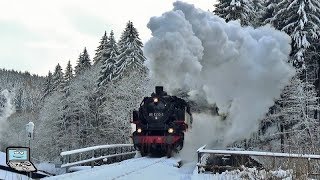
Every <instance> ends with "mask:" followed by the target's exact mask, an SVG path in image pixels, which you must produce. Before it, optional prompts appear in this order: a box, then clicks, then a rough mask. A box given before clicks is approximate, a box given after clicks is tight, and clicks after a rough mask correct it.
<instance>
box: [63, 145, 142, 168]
mask: <svg viewBox="0 0 320 180" xmlns="http://www.w3.org/2000/svg"><path fill="white" fill-rule="evenodd" d="M134 154H136V151H135V149H134V147H133V144H111V145H101V146H93V147H87V148H82V149H75V150H71V151H65V152H61V153H60V156H61V162H62V165H61V167H62V168H66V171H67V172H68V170H69V168H70V167H72V166H77V165H85V164H89V163H90V166H91V168H93V167H94V165H95V163H96V162H98V161H100V163H104V162H107V161H108V159H110V158H116V157H120V160H124V159H129V158H132V156H133V155H134Z"/></svg>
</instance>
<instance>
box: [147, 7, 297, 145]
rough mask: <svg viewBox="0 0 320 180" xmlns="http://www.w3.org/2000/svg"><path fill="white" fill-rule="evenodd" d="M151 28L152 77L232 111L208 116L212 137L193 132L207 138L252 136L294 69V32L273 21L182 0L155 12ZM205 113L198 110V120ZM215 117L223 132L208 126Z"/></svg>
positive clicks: (228, 139)
mask: <svg viewBox="0 0 320 180" xmlns="http://www.w3.org/2000/svg"><path fill="white" fill-rule="evenodd" d="M148 28H149V29H150V30H151V31H152V38H151V39H150V40H149V41H148V42H147V43H146V44H145V47H144V53H145V55H146V56H147V59H148V60H147V62H146V65H147V66H148V68H149V69H150V71H151V72H150V74H151V78H152V79H153V80H154V81H155V82H156V83H157V84H159V85H164V86H165V89H166V90H169V91H172V90H175V89H183V90H186V91H188V92H189V95H190V98H193V100H197V99H198V100H199V99H204V100H205V101H207V103H209V104H216V105H217V106H218V108H219V114H224V115H226V116H227V118H226V119H225V120H223V119H222V118H217V117H216V118H215V117H211V118H209V117H207V118H206V119H210V121H208V122H205V123H206V124H207V126H204V129H202V130H200V131H202V133H204V134H205V136H210V134H211V136H210V137H199V136H201V135H202V134H201V133H196V132H193V133H194V135H193V136H197V138H199V139H200V138H206V140H207V141H208V142H207V143H212V141H217V140H222V141H223V142H222V144H223V145H227V144H230V143H232V142H234V141H236V140H241V139H244V138H247V137H249V136H250V135H251V133H252V132H255V131H256V130H257V129H258V124H259V120H260V119H261V118H263V116H264V115H265V113H266V112H268V109H269V107H270V106H272V105H273V104H274V100H275V99H276V98H279V96H280V93H281V91H282V89H283V88H284V86H285V85H286V84H287V83H288V82H289V80H290V78H291V77H292V76H293V75H294V73H295V71H294V68H293V67H292V66H291V65H289V64H288V63H286V61H287V58H288V55H289V53H290V51H291V46H290V43H291V40H290V37H289V36H288V35H286V34H285V33H282V32H280V31H277V30H275V29H273V28H271V27H261V28H258V29H254V28H252V27H241V25H240V24H239V23H238V22H236V21H233V22H229V23H226V22H225V21H224V20H223V19H221V18H219V17H217V16H215V15H213V14H212V13H210V12H206V11H203V10H200V9H197V8H195V7H194V6H193V5H190V4H187V3H183V2H179V1H178V2H175V3H174V9H173V10H172V11H169V12H166V13H164V14H163V15H162V16H160V17H153V18H151V19H150V22H149V23H148ZM203 116H205V115H200V116H199V115H197V116H196V117H195V118H194V123H195V124H196V123H200V122H201V120H200V119H199V118H201V117H203ZM210 122H211V124H212V125H213V126H215V127H217V128H215V129H219V133H220V135H219V137H218V136H217V133H214V132H213V130H215V129H212V128H207V127H210V126H211V125H209V124H208V123H210ZM195 126H196V125H195ZM205 128H206V129H205ZM193 131H195V130H193ZM205 131H208V132H205ZM217 131H218V130H217ZM221 133H222V134H221ZM217 138H219V139H217ZM189 139H192V138H189ZM193 139H194V137H193ZM210 141H211V142H210Z"/></svg>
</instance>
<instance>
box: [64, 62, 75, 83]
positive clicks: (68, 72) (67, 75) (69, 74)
mask: <svg viewBox="0 0 320 180" xmlns="http://www.w3.org/2000/svg"><path fill="white" fill-rule="evenodd" d="M72 78H73V69H72V65H71V62H70V61H68V64H67V68H66V70H65V73H64V80H65V82H66V83H68V82H70V81H71V79H72Z"/></svg>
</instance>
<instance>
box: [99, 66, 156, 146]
mask: <svg viewBox="0 0 320 180" xmlns="http://www.w3.org/2000/svg"><path fill="white" fill-rule="evenodd" d="M149 87H150V83H149V81H148V79H147V75H146V74H143V73H140V72H139V71H132V72H129V73H128V74H127V75H126V76H123V77H122V78H121V79H119V80H118V81H112V82H110V85H109V86H108V87H107V88H106V92H107V93H105V94H104V99H105V101H104V102H103V104H102V105H101V106H100V109H101V110H100V112H101V117H102V118H101V119H100V121H99V126H98V127H99V129H97V133H98V134H101V136H102V137H105V140H104V141H106V142H110V143H128V142H129V138H128V136H127V135H128V134H130V130H131V126H130V123H129V121H130V118H131V115H132V111H133V109H135V108H136V109H137V108H138V107H139V104H140V102H141V101H142V99H143V97H144V96H145V95H146V94H149V93H151V91H148V90H149V89H150V88H149Z"/></svg>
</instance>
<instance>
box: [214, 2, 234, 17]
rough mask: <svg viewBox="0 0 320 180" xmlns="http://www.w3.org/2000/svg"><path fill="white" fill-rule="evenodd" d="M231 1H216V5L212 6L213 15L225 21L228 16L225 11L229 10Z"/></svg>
mask: <svg viewBox="0 0 320 180" xmlns="http://www.w3.org/2000/svg"><path fill="white" fill-rule="evenodd" d="M231 1H232V0H218V1H217V3H216V4H215V5H214V7H215V9H214V11H213V12H214V14H215V15H217V16H219V17H221V18H223V19H227V16H228V14H229V12H228V11H227V9H228V8H229V6H230V3H231Z"/></svg>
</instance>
